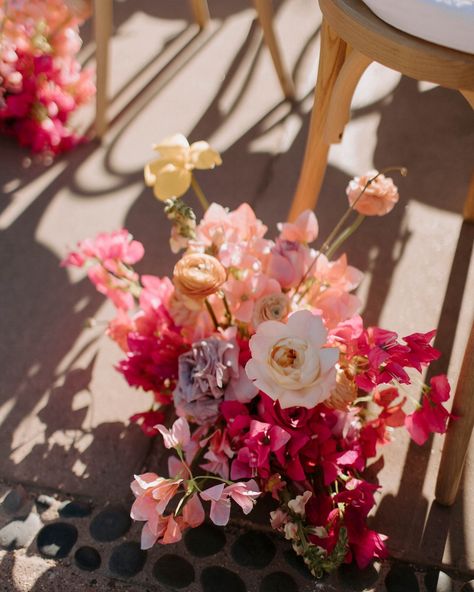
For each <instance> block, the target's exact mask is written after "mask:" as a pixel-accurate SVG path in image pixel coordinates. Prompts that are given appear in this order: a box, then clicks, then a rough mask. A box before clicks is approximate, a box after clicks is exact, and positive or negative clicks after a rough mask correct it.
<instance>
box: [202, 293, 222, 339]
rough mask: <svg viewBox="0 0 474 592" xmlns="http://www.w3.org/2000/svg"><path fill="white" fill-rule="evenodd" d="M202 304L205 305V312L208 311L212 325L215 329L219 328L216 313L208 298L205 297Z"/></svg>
mask: <svg viewBox="0 0 474 592" xmlns="http://www.w3.org/2000/svg"><path fill="white" fill-rule="evenodd" d="M204 304H205V305H206V308H207V312H208V313H209V315H210V317H211V319H212V322H213V323H214V327H215V329H216V331H217V329H219V322H218V320H217V317H216V313H215V312H214V310H213V308H212V306H211V303H210V302H209V300H208V299H207V298H206V299H205V300H204Z"/></svg>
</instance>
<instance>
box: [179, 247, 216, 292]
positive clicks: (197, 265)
mask: <svg viewBox="0 0 474 592" xmlns="http://www.w3.org/2000/svg"><path fill="white" fill-rule="evenodd" d="M226 276H227V273H226V270H225V268H224V266H223V265H222V263H221V262H220V261H219V260H218V259H216V258H215V257H213V256H212V255H207V254H206V253H190V254H188V255H184V257H182V258H181V259H180V260H179V261H178V263H176V265H175V267H174V271H173V283H174V285H175V288H176V289H177V290H178V292H179V293H180V294H182V295H183V296H186V297H187V298H191V299H198V300H202V299H203V298H206V297H207V296H210V295H211V294H214V293H215V292H217V290H218V289H219V288H220V287H221V286H222V284H223V283H224V282H225V280H226Z"/></svg>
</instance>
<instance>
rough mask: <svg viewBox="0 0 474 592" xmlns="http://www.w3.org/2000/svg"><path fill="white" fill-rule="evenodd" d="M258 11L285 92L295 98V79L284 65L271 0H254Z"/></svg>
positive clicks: (290, 97) (287, 95)
mask: <svg viewBox="0 0 474 592" xmlns="http://www.w3.org/2000/svg"><path fill="white" fill-rule="evenodd" d="M253 3H254V4H255V9H256V11H257V15H258V20H259V22H260V26H261V27H262V31H263V38H264V39H265V43H266V44H267V46H268V49H269V50H270V54H271V56H272V60H273V65H274V66H275V70H276V73H277V76H278V80H279V81H280V85H281V88H282V90H283V94H284V95H285V97H286V98H287V99H294V97H295V88H294V85H293V81H292V79H291V77H290V75H289V74H288V72H287V70H286V68H285V66H284V65H283V59H282V54H281V51H280V47H279V45H278V42H277V39H276V36H275V30H274V28H273V11H272V4H271V0H253Z"/></svg>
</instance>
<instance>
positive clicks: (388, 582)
mask: <svg viewBox="0 0 474 592" xmlns="http://www.w3.org/2000/svg"><path fill="white" fill-rule="evenodd" d="M385 586H386V588H387V592H419V590H420V587H419V585H418V580H417V579H416V575H415V572H414V571H413V568H412V567H410V566H409V565H404V564H402V563H398V564H395V565H392V567H391V569H390V571H389V572H388V574H387V576H386V578H385Z"/></svg>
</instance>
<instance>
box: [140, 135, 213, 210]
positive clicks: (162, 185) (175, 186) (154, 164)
mask: <svg viewBox="0 0 474 592" xmlns="http://www.w3.org/2000/svg"><path fill="white" fill-rule="evenodd" d="M153 149H154V150H155V151H156V152H158V158H156V159H155V160H152V161H151V162H149V163H148V164H147V165H146V166H145V183H146V184H147V185H148V186H149V187H153V191H154V194H155V197H157V198H158V199H159V200H161V201H165V200H167V199H170V198H174V197H179V196H181V195H183V194H184V193H186V191H187V190H188V189H189V187H190V185H191V179H192V170H193V169H213V168H214V167H215V166H216V165H219V164H222V159H221V157H220V155H219V153H218V152H217V151H216V150H214V149H213V148H211V147H210V146H209V144H208V143H207V142H202V141H201V142H194V144H191V146H190V145H189V142H188V140H187V139H186V138H185V137H184V136H183V135H182V134H175V135H174V136H171V137H169V138H165V139H164V140H163V141H162V142H161V143H160V144H156V145H155V146H153Z"/></svg>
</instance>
